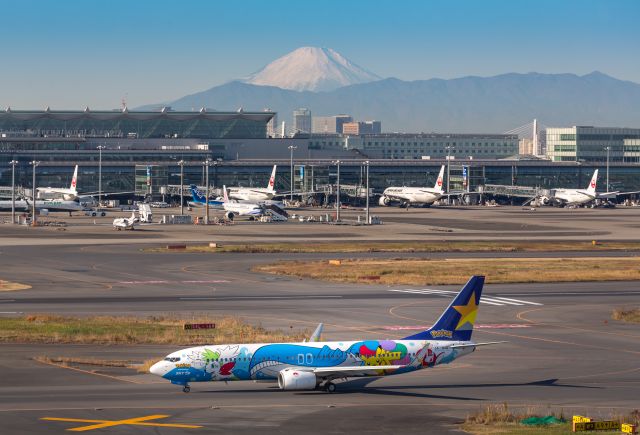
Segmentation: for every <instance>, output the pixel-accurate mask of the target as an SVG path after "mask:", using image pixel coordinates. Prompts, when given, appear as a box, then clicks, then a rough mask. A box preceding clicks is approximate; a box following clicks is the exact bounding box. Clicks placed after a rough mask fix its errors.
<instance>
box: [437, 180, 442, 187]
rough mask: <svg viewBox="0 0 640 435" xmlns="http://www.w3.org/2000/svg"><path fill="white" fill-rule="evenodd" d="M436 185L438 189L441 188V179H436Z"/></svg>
mask: <svg viewBox="0 0 640 435" xmlns="http://www.w3.org/2000/svg"><path fill="white" fill-rule="evenodd" d="M436 184H437V185H438V186H439V187H442V178H438V181H436Z"/></svg>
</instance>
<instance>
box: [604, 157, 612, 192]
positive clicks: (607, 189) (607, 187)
mask: <svg viewBox="0 0 640 435" xmlns="http://www.w3.org/2000/svg"><path fill="white" fill-rule="evenodd" d="M604 149H605V150H607V193H609V151H611V147H604Z"/></svg>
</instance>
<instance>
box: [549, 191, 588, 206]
mask: <svg viewBox="0 0 640 435" xmlns="http://www.w3.org/2000/svg"><path fill="white" fill-rule="evenodd" d="M553 198H554V199H556V200H559V201H561V202H563V203H565V204H567V205H581V204H585V203H587V202H590V201H593V200H594V199H595V198H596V195H595V193H593V194H591V193H589V192H587V191H586V190H583V189H556V191H555V195H554V197H553Z"/></svg>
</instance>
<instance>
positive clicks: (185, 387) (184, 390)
mask: <svg viewBox="0 0 640 435" xmlns="http://www.w3.org/2000/svg"><path fill="white" fill-rule="evenodd" d="M189 391H191V387H190V386H188V385H185V386H184V387H182V392H183V393H188V392H189Z"/></svg>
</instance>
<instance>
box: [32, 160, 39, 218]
mask: <svg viewBox="0 0 640 435" xmlns="http://www.w3.org/2000/svg"><path fill="white" fill-rule="evenodd" d="M39 164H40V162H37V161H35V160H32V161H31V165H32V166H33V181H32V183H31V200H32V204H31V225H33V226H35V224H36V196H37V194H36V168H37V167H38V165H39Z"/></svg>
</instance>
